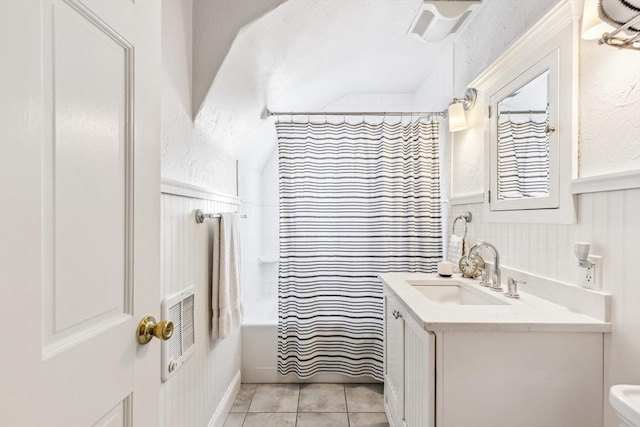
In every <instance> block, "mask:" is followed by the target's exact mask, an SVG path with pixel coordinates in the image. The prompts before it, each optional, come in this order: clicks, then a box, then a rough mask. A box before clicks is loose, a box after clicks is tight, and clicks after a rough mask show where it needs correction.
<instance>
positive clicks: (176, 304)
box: [162, 285, 196, 382]
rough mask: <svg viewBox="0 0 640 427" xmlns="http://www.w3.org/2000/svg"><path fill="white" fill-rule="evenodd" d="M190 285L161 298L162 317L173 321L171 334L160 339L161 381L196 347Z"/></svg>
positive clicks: (193, 300)
mask: <svg viewBox="0 0 640 427" xmlns="http://www.w3.org/2000/svg"><path fill="white" fill-rule="evenodd" d="M195 292H196V287H195V286H194V285H191V286H189V287H187V288H185V289H183V290H182V291H179V292H176V293H175V294H173V295H170V296H168V297H166V298H165V299H164V300H162V318H163V319H167V320H170V321H172V322H173V325H174V332H173V336H172V337H171V338H170V339H169V340H167V341H162V382H165V381H167V380H168V379H169V378H170V377H171V375H173V373H174V372H175V371H176V370H177V369H178V368H179V367H180V366H181V365H182V364H183V363H184V362H185V361H186V360H187V359H188V358H189V356H191V355H192V354H193V352H194V350H195V348H196V345H195V344H196V340H195V337H196V335H195V298H196V295H195Z"/></svg>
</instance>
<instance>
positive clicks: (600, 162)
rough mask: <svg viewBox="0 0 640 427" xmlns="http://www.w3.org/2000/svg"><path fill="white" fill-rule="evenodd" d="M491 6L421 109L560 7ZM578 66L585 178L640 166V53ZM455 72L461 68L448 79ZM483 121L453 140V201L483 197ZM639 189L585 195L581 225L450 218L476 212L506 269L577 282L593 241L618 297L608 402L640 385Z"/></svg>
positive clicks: (588, 50) (609, 349) (444, 99)
mask: <svg viewBox="0 0 640 427" xmlns="http://www.w3.org/2000/svg"><path fill="white" fill-rule="evenodd" d="M484 3H485V4H484V6H483V7H482V9H481V10H480V12H479V13H478V15H477V16H476V18H475V19H474V20H473V21H472V22H471V23H470V24H469V26H468V27H467V29H466V30H465V32H464V33H462V34H461V35H460V36H459V37H458V38H457V39H456V40H455V42H454V46H453V50H452V56H451V58H452V59H451V60H450V63H449V64H445V63H441V64H440V65H439V67H438V68H437V69H436V70H434V72H432V73H431V74H430V76H429V77H427V79H426V80H425V82H424V83H423V85H422V87H421V88H420V90H419V91H418V92H417V93H416V103H418V104H419V103H421V102H427V101H426V98H428V97H431V96H433V97H434V98H435V99H437V100H438V102H441V103H442V104H440V105H441V106H446V104H447V103H448V102H449V101H450V100H451V99H452V98H453V97H454V96H457V97H460V96H462V94H463V93H464V91H465V88H466V86H467V84H468V83H469V82H471V81H472V80H473V79H474V78H475V77H476V76H477V75H478V74H479V73H480V72H481V71H482V70H483V69H484V68H485V67H486V66H487V65H489V64H490V63H491V62H492V61H493V60H495V59H496V58H497V57H498V56H499V55H500V54H501V53H502V52H503V51H504V49H505V48H506V47H507V45H508V43H509V41H511V40H515V39H517V38H518V37H519V36H520V35H521V34H523V33H524V32H525V31H526V29H527V28H529V27H530V26H531V25H532V24H533V23H534V22H536V21H537V20H538V19H539V18H540V17H541V16H542V15H543V14H544V13H545V12H546V11H547V10H548V9H549V8H550V7H552V6H553V5H554V4H556V1H555V0H544V1H525V0H523V1H518V2H508V1H490V0H489V1H486V2H484ZM488 29H491V30H488ZM453 58H455V62H454V61H453ZM445 59H446V58H445ZM579 66H580V129H579V141H580V144H579V157H580V166H579V174H580V177H585V176H595V175H600V174H603V173H612V172H620V171H629V170H638V168H640V130H639V126H640V120H638V117H640V57H638V55H637V53H635V52H621V51H618V50H617V49H613V48H610V47H606V46H598V45H597V43H596V42H582V43H581V47H580V65H579ZM448 69H453V70H454V72H453V73H448V72H447V70H448ZM447 91H449V92H448V93H447ZM443 92H444V96H443ZM423 99H425V101H422V100H423ZM441 108H442V107H441ZM484 117H486V112H485V111H484V110H483V108H482V106H476V107H475V108H474V110H472V111H471V112H469V113H468V114H467V121H468V124H469V129H468V130H466V131H463V132H458V133H455V134H453V135H452V134H449V138H448V144H449V147H450V148H449V149H450V150H451V175H450V180H451V184H450V187H451V194H452V195H453V196H462V195H468V194H476V193H482V192H483V185H484V170H483V165H484V153H483V149H484V144H483V138H484V134H483V130H482V129H483V120H484ZM445 156H446V154H445ZM445 185H446V184H445ZM639 193H640V191H639V190H638V189H632V190H624V191H610V192H601V193H590V194H582V195H580V196H578V197H577V210H578V223H577V224H576V225H542V224H512V223H504V224H499V223H489V222H486V221H484V220H483V215H482V205H481V204H471V205H458V206H453V207H452V208H451V216H450V219H451V218H452V217H455V216H457V215H459V214H461V213H463V212H465V211H467V210H469V211H471V212H472V213H473V215H474V219H473V221H472V223H471V224H470V226H469V230H470V231H469V233H470V235H472V236H473V237H476V238H481V239H484V240H486V241H489V242H492V243H495V244H496V245H497V247H498V249H499V250H500V251H501V256H502V259H503V264H504V265H506V266H509V267H513V268H517V269H521V270H524V271H527V272H531V273H534V274H539V275H542V276H546V277H549V278H552V279H555V280H559V281H563V282H567V283H571V284H574V285H577V281H578V279H577V277H578V276H577V275H578V267H577V263H576V260H575V257H574V256H573V254H572V251H571V250H572V249H571V247H572V243H573V242H574V241H577V240H586V241H590V242H592V244H593V253H595V254H599V255H602V256H603V260H604V263H603V279H604V289H605V291H607V292H610V293H611V294H612V298H613V307H612V309H613V315H612V322H613V328H614V330H613V333H612V334H610V335H608V336H607V337H606V340H605V347H606V349H605V351H606V354H605V363H606V366H605V373H604V375H605V387H607V390H605V395H607V396H608V387H609V386H610V385H611V384H615V383H621V382H627V383H636V384H638V383H640V361H639V360H638V357H639V356H638V355H639V354H640V290H639V289H640V285H639V282H638V279H637V276H636V275H635V274H634V273H633V271H632V267H631V266H633V265H635V264H636V260H637V258H638V256H640V253H639V252H638V245H637V242H638V239H640V235H639V231H638V226H639V225H638V217H639V215H640V200H639V198H640V196H639ZM449 234H450V231H449ZM523 369H526V367H523ZM604 406H605V425H607V426H611V427H613V426H617V421H616V418H615V415H614V412H613V410H612V409H611V407H610V406H609V404H608V403H605V404H604Z"/></svg>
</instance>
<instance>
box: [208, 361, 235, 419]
mask: <svg viewBox="0 0 640 427" xmlns="http://www.w3.org/2000/svg"><path fill="white" fill-rule="evenodd" d="M241 378H242V376H241V374H240V370H238V371H237V372H236V374H235V375H234V377H233V380H231V384H229V387H228V388H227V391H225V392H224V396H222V401H221V402H220V404H219V405H218V408H217V409H216V412H215V413H214V414H213V417H212V418H211V421H209V427H223V425H224V422H225V421H226V420H227V416H228V415H229V412H231V408H232V407H233V402H235V400H236V396H238V392H239V391H240V383H241Z"/></svg>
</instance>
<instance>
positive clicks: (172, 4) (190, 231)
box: [160, 0, 260, 426]
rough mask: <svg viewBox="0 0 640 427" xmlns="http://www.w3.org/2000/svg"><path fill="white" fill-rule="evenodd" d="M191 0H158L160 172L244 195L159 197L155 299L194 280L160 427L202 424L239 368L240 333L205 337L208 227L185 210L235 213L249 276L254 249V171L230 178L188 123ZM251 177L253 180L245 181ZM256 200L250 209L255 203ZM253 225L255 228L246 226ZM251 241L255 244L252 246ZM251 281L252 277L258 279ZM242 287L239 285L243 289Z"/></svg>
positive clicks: (231, 167)
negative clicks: (188, 331) (186, 342)
mask: <svg viewBox="0 0 640 427" xmlns="http://www.w3.org/2000/svg"><path fill="white" fill-rule="evenodd" d="M192 6H193V5H192V1H191V0H181V1H173V0H164V1H163V2H162V100H161V102H162V105H161V114H162V115H161V126H162V129H161V138H162V152H161V158H162V177H163V178H169V179H172V180H176V181H181V182H185V183H188V184H193V185H197V186H200V187H204V188H206V189H208V190H211V191H217V192H221V193H226V194H231V195H236V194H237V193H238V192H240V194H243V193H244V194H246V195H247V203H246V204H243V205H241V206H238V205H235V204H229V203H219V202H214V201H205V200H200V199H193V198H185V197H179V196H173V195H166V194H163V195H162V211H161V215H162V230H161V239H162V241H161V244H162V248H161V257H162V267H161V268H162V272H161V273H162V284H161V295H160V297H161V298H164V297H165V296H166V295H169V294H172V293H174V292H176V291H178V290H180V289H183V288H184V287H186V286H188V285H190V284H195V285H196V288H197V290H196V293H197V297H196V298H197V306H196V325H195V328H196V343H197V344H196V345H197V349H196V352H195V354H193V355H192V356H191V358H190V359H189V360H188V361H187V362H186V363H185V364H184V365H183V366H182V367H180V368H179V370H178V371H176V373H175V375H174V376H173V377H172V378H171V379H169V381H168V382H166V383H164V384H163V385H162V387H161V390H160V397H161V413H160V420H161V423H162V425H163V426H206V425H207V424H208V423H209V421H210V420H211V418H212V416H213V415H214V413H215V411H216V409H217V408H218V406H219V404H220V403H221V401H222V398H223V395H224V393H225V391H226V390H227V388H228V387H229V385H230V384H231V381H232V379H233V377H234V375H235V374H236V372H237V371H238V369H240V333H239V330H238V332H235V333H234V334H232V336H230V337H228V338H226V339H224V340H217V341H212V340H211V339H210V338H209V334H210V327H209V325H210V318H209V310H210V303H209V299H210V283H211V272H210V269H211V258H212V251H211V230H210V229H209V228H208V226H207V225H200V224H196V222H195V220H194V216H193V211H194V210H195V209H198V208H202V209H204V210H206V211H208V212H225V211H238V210H240V211H241V212H242V213H246V214H247V215H248V218H247V219H246V220H241V238H242V240H243V245H242V247H243V249H245V250H246V254H245V255H246V257H245V258H243V268H242V275H243V278H244V279H246V280H248V282H246V283H251V282H256V279H255V278H256V277H259V275H258V274H257V273H256V271H257V264H256V263H254V264H256V265H255V266H253V270H252V264H251V260H252V259H253V258H255V254H254V253H253V252H254V251H255V248H254V247H253V246H252V245H251V244H250V243H248V244H245V241H246V240H250V239H247V234H248V233H251V234H252V235H258V236H259V232H258V231H257V230H258V229H259V225H258V226H256V225H255V224H259V223H260V210H259V204H260V197H259V192H256V191H255V190H253V191H252V188H255V187H256V186H258V188H259V184H256V183H258V182H259V181H258V180H259V178H260V177H259V175H258V174H256V173H252V172H251V171H250V170H242V168H241V173H240V175H241V176H240V180H239V181H240V183H241V185H240V186H239V185H238V182H237V181H238V180H237V179H236V161H235V159H233V158H231V157H230V156H228V155H227V154H225V153H223V152H220V151H219V149H216V148H214V145H213V144H211V143H210V141H207V140H206V139H205V138H204V137H203V136H202V135H200V134H199V133H198V132H197V131H196V130H195V128H194V124H193V120H192V110H191V105H192V102H191V93H192V91H191V86H192V32H193V31H192V26H193V20H192V16H193V15H192ZM252 182H253V183H254V184H253V186H252ZM256 206H258V209H256ZM254 228H255V229H254ZM254 246H255V245H254ZM258 281H259V279H258ZM243 292H244V289H243Z"/></svg>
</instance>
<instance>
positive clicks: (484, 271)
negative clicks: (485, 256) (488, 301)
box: [478, 267, 491, 288]
mask: <svg viewBox="0 0 640 427" xmlns="http://www.w3.org/2000/svg"><path fill="white" fill-rule="evenodd" d="M478 270H480V276H481V277H482V280H480V286H484V287H487V288H488V287H489V286H491V282H490V281H489V277H491V270H490V269H489V267H485V268H482V267H480V268H478Z"/></svg>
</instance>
